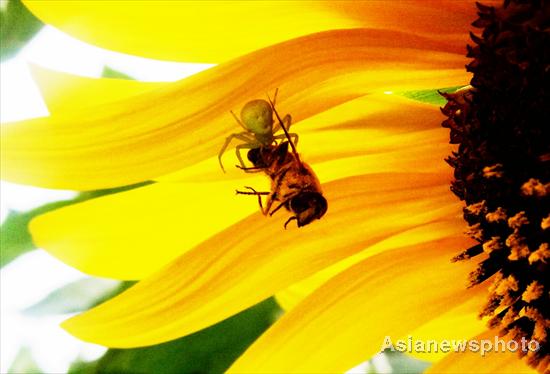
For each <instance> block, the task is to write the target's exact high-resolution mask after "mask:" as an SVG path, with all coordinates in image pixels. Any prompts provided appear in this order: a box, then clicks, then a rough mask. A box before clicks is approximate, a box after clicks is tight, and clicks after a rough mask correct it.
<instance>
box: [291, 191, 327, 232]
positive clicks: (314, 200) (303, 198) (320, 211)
mask: <svg viewBox="0 0 550 374" xmlns="http://www.w3.org/2000/svg"><path fill="white" fill-rule="evenodd" d="M289 209H290V211H292V212H294V213H295V214H296V221H297V222H298V227H302V226H305V225H307V224H309V223H311V221H313V220H315V219H319V218H321V217H322V216H323V215H324V214H325V213H326V211H327V209H328V204H327V199H325V198H324V197H323V195H321V193H319V192H316V191H305V192H301V193H300V194H298V195H297V196H295V197H293V198H292V199H291V200H290V203H289Z"/></svg>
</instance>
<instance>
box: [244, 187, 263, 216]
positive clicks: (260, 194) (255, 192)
mask: <svg viewBox="0 0 550 374" xmlns="http://www.w3.org/2000/svg"><path fill="white" fill-rule="evenodd" d="M244 188H248V189H249V190H251V191H239V190H236V191H235V192H236V193H237V194H240V195H256V196H258V204H259V205H260V211H261V212H262V213H263V214H264V215H265V213H264V206H263V204H262V195H269V194H271V192H264V191H262V192H258V191H256V190H255V189H254V188H252V187H249V186H244Z"/></svg>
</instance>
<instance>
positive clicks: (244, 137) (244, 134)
mask: <svg viewBox="0 0 550 374" xmlns="http://www.w3.org/2000/svg"><path fill="white" fill-rule="evenodd" d="M247 135H248V136H247ZM233 139H239V140H242V141H243V142H245V143H246V144H250V143H254V142H255V141H256V139H254V138H251V137H250V135H249V133H248V132H246V131H245V132H239V133H236V134H231V135H229V136H228V137H227V138H226V139H225V143H223V146H222V148H221V149H220V152H219V153H218V161H219V162H220V166H221V168H222V170H223V172H224V173H225V169H224V167H223V164H222V155H223V154H224V152H225V150H226V149H227V147H228V146H229V144H230V143H231V141H232V140H233Z"/></svg>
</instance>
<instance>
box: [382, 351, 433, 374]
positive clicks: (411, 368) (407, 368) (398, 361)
mask: <svg viewBox="0 0 550 374" xmlns="http://www.w3.org/2000/svg"><path fill="white" fill-rule="evenodd" d="M383 354H384V355H385V356H386V358H387V359H388V362H389V364H390V367H391V368H392V373H408V374H420V373H423V372H424V370H426V369H427V368H428V367H430V365H431V363H430V362H427V361H422V360H418V359H416V358H412V357H409V356H407V355H406V354H404V353H401V352H397V351H396V352H392V351H391V350H386V351H384V353H383Z"/></svg>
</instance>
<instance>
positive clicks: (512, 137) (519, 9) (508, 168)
mask: <svg viewBox="0 0 550 374" xmlns="http://www.w3.org/2000/svg"><path fill="white" fill-rule="evenodd" d="M478 14H479V18H478V19H477V20H476V21H475V22H474V23H473V24H472V25H473V26H474V27H477V28H482V29H483V32H482V34H481V36H476V35H474V34H471V36H472V40H473V42H474V44H473V45H472V46H468V57H471V58H472V59H473V60H472V61H471V62H470V63H469V64H468V66H467V69H468V71H471V72H472V73H473V78H472V80H471V86H468V87H465V88H463V89H461V90H459V91H457V92H455V93H453V94H444V96H445V97H446V98H447V101H448V102H447V104H446V105H445V107H444V108H443V109H442V110H443V113H444V114H445V115H447V116H448V117H449V118H448V119H447V120H445V121H444V122H443V127H446V128H449V129H450V133H451V134H450V139H451V143H452V144H458V145H459V147H458V150H457V151H456V152H453V154H452V155H451V156H449V157H448V159H447V162H448V163H449V164H450V165H451V166H452V167H453V168H454V177H455V180H454V181H453V182H452V186H451V190H452V191H453V192H454V193H455V194H456V195H457V196H458V197H459V198H460V199H461V200H464V202H465V204H466V207H465V208H464V219H465V220H466V221H467V222H468V224H469V230H468V234H469V235H470V236H471V237H472V238H473V239H475V240H476V241H477V242H478V244H477V245H475V246H473V247H472V248H469V249H466V250H464V251H463V252H462V253H460V254H459V255H457V256H456V257H455V258H454V260H455V261H457V260H464V259H468V258H472V257H475V256H477V255H479V254H481V253H485V254H486V255H487V256H486V259H485V260H483V261H481V262H480V263H479V266H478V268H477V270H476V271H474V272H473V273H472V274H470V285H471V286H473V285H476V284H479V283H481V282H484V281H485V280H488V281H490V282H492V284H491V286H490V289H489V290H490V293H489V296H488V301H487V303H486V305H485V306H484V307H483V308H482V310H481V312H480V316H481V317H489V327H491V328H497V327H498V328H500V334H501V335H503V336H504V335H506V336H508V337H510V338H511V339H515V340H520V339H522V338H527V339H528V340H529V339H534V340H536V341H537V342H538V343H539V344H540V349H539V350H538V351H536V352H531V351H530V352H522V355H525V356H526V359H527V362H528V363H529V364H530V365H531V366H533V367H536V368H537V369H538V370H539V371H541V372H545V371H547V370H548V369H549V365H550V353H549V352H550V344H549V340H550V339H549V332H550V308H549V307H550V281H549V279H550V277H548V265H549V264H548V263H549V262H550V248H549V245H548V243H549V237H550V201H549V197H550V130H549V128H550V1H546V0H540V1H536V0H530V1H529V0H511V1H508V0H506V1H504V5H503V6H502V7H499V8H495V7H488V6H483V5H480V4H478Z"/></svg>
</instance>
